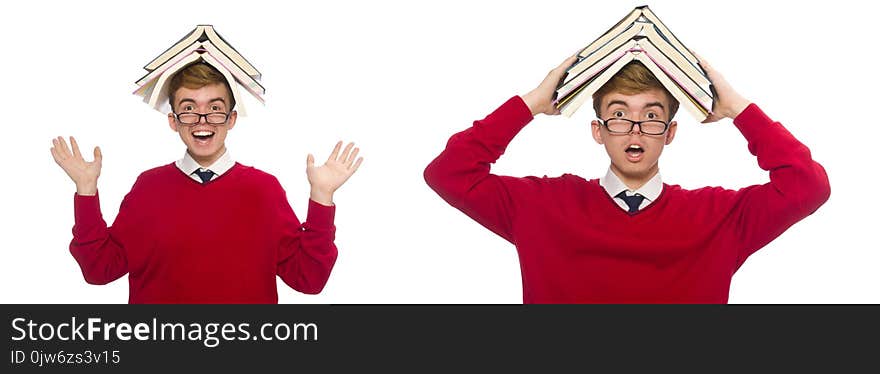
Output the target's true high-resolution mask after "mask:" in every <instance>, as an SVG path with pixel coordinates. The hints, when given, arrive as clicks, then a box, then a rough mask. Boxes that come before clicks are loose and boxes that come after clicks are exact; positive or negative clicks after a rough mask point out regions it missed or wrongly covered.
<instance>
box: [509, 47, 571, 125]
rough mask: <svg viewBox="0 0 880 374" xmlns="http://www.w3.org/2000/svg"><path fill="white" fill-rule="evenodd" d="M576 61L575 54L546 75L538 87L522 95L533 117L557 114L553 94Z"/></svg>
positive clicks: (557, 110)
mask: <svg viewBox="0 0 880 374" xmlns="http://www.w3.org/2000/svg"><path fill="white" fill-rule="evenodd" d="M576 59H577V55H576V54H575V55H572V56H571V57H569V58H567V59H565V61H562V63H561V64H559V66H557V67H556V68H554V69H553V70H550V72H549V73H547V77H545V78H544V81H543V82H541V84H539V85H538V87H536V88H535V89H534V90H531V91H530V92H529V93H527V94H525V95H523V97H522V99H523V101H524V102H525V103H526V105H528V106H529V110H531V111H532V115H533V116H534V115H536V114H538V113H544V114H547V115H556V114H559V109H556V106H555V105H553V94H554V93H556V86H557V85H559V81H560V80H561V79H562V77H563V76H564V75H565V71H566V70H568V67H569V66H571V64H573V63H574V62H575V60H576Z"/></svg>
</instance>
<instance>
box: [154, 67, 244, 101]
mask: <svg viewBox="0 0 880 374" xmlns="http://www.w3.org/2000/svg"><path fill="white" fill-rule="evenodd" d="M217 83H222V84H223V85H224V86H226V95H227V96H229V110H232V109H233V108H235V97H234V96H232V89H231V88H230V87H229V82H227V81H226V77H224V76H223V73H221V72H220V71H219V70H217V69H216V68H214V67H213V66H211V65H208V64H206V63H204V62H194V63H192V64H189V65H187V66H186V67H184V68H183V69H180V71H178V72H177V73H174V76H173V77H171V82H170V83H169V84H168V103H169V104H171V108H174V94H175V93H177V90H178V89H180V88H181V87H186V88H189V89H193V90H195V89H199V88H202V87H205V86H209V85H212V84H217Z"/></svg>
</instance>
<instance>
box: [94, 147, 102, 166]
mask: <svg viewBox="0 0 880 374" xmlns="http://www.w3.org/2000/svg"><path fill="white" fill-rule="evenodd" d="M92 154H93V155H94V156H95V163H96V164H98V166H101V161H102V160H103V159H104V155H102V154H101V147H95V150H94V151H92Z"/></svg>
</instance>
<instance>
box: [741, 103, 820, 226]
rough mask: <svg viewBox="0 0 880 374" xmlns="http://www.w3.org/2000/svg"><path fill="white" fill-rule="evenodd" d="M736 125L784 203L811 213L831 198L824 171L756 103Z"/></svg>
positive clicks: (808, 153) (786, 131)
mask: <svg viewBox="0 0 880 374" xmlns="http://www.w3.org/2000/svg"><path fill="white" fill-rule="evenodd" d="M734 124H735V125H736V126H737V128H738V129H739V130H740V132H741V133H742V134H743V136H744V137H745V138H746V140H748V147H749V152H751V153H752V154H753V155H755V156H757V158H758V166H760V167H761V168H762V169H764V170H768V171H769V172H770V185H772V187H773V188H774V190H775V192H776V193H777V194H778V197H779V198H781V200H782V201H783V202H785V203H787V204H788V205H790V206H794V207H798V208H799V210H800V211H801V213H803V214H809V213H812V212H813V211H815V210H816V209H818V207H819V206H821V205H822V204H823V203H824V202H825V201H826V200H827V199H828V196H829V194H830V186H829V181H828V176H827V174H826V173H825V169H824V168H823V167H822V165H820V164H819V163H818V162H816V161H814V160H813V159H812V155H811V153H810V150H809V148H807V147H806V146H805V145H804V144H803V143H801V142H800V141H798V140H797V139H796V138H795V137H794V136H792V135H791V133H789V131H788V130H786V129H785V127H783V126H782V124H780V123H779V122H775V121H773V120H771V119H770V118H769V117H768V116H767V115H766V114H765V113H764V112H763V111H761V109H760V108H759V107H758V106H757V105H754V104H751V105H749V106H748V107H747V108H746V109H745V110H743V111H742V113H740V114H739V115H738V116H737V117H736V118H735V119H734Z"/></svg>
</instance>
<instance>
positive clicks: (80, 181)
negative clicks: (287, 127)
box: [51, 63, 362, 303]
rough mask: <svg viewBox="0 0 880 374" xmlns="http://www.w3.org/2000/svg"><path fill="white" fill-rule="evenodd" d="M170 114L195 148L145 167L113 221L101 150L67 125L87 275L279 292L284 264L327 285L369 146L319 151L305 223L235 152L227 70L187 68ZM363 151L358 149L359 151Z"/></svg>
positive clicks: (132, 298) (158, 293) (225, 296)
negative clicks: (338, 211)
mask: <svg viewBox="0 0 880 374" xmlns="http://www.w3.org/2000/svg"><path fill="white" fill-rule="evenodd" d="M169 92H170V93H171V94H170V95H169V101H170V104H171V107H172V110H173V111H172V113H169V114H168V124H169V125H170V126H171V129H173V130H174V131H176V132H177V133H178V134H179V135H180V138H181V140H183V143H184V144H185V145H186V152H185V153H184V156H183V158H181V159H180V160H177V161H176V162H174V163H171V164H167V165H164V166H160V167H157V168H154V169H151V170H148V171H146V172H144V173H142V174H141V175H140V176H139V177H138V179H137V181H136V182H135V184H134V186H133V187H132V189H131V191H130V192H129V193H128V195H126V196H125V199H124V200H123V202H122V205H121V206H120V208H119V213H118V215H117V216H116V220H115V221H114V222H113V225H112V226H110V227H108V226H107V224H106V223H105V222H104V220H103V218H102V215H101V210H100V204H99V200H98V189H97V182H98V176H99V175H100V173H101V163H102V156H101V152H100V149H99V148H97V147H95V150H94V157H95V159H94V161H92V162H87V161H85V160H84V158H83V156H82V155H81V154H80V151H79V147H78V145H77V143H76V140H75V139H74V138H73V137H71V138H70V147H68V145H67V143H66V142H65V140H64V139H63V138H61V137H58V138H57V139H54V140H53V147H52V148H51V152H52V156H53V157H54V159H55V162H56V163H58V165H59V166H61V168H62V169H64V171H65V172H66V173H67V174H68V176H70V178H71V179H72V180H73V181H74V183H75V184H76V190H77V192H76V194H75V195H74V217H75V224H74V227H73V240H72V241H71V243H70V252H71V254H73V257H74V258H75V259H76V261H77V262H78V263H79V265H80V268H81V270H82V273H83V276H84V278H85V280H86V281H87V282H89V283H91V284H106V283H109V282H112V281H114V280H116V279H118V278H120V277H122V276H123V275H125V274H128V275H129V302H130V303H277V302H278V291H277V288H276V281H275V279H276V276H278V277H281V279H282V280H283V281H284V282H285V283H286V284H287V285H288V286H290V287H292V288H293V289H295V290H297V291H300V292H303V293H307V294H316V293H319V292H321V290H322V289H323V287H324V285H325V284H326V282H327V279H328V277H329V276H330V271H331V269H332V268H333V265H334V263H335V261H336V256H337V248H336V246H335V244H334V237H335V230H336V229H335V226H334V224H333V222H334V214H335V205H334V204H333V194H334V192H335V191H336V190H337V189H338V188H339V187H340V186H341V185H342V184H343V183H345V181H346V180H348V178H349V177H350V176H351V175H352V174H353V173H354V172H355V171H356V170H357V168H358V167H359V165H360V163H361V161H362V158H357V153H358V149H357V148H354V149H352V147H353V144H348V146H346V148H345V149H344V150H342V153H341V154H340V149H341V146H342V143H341V142H340V143H337V144H336V147H335V149H334V150H333V152H332V154H331V155H330V158H329V159H328V160H327V162H326V163H325V164H324V165H322V166H315V165H314V157H313V156H312V155H308V157H307V160H306V165H307V167H306V173H307V175H308V180H309V183H310V184H311V196H310V197H311V198H310V200H309V208H308V215H307V218H306V221H305V222H303V223H300V221H299V220H298V219H297V217H296V215H295V214H294V212H293V210H292V209H291V208H290V204H289V202H288V201H287V196H286V194H285V192H284V189H283V188H282V187H281V185H280V184H279V183H278V180H277V179H276V178H275V177H273V176H272V175H270V174H267V173H265V172H262V171H260V170H258V169H255V168H253V167H250V166H245V165H242V164H240V163H238V162H235V161H234V160H233V159H232V157H231V156H230V154H229V151H228V150H227V149H226V145H225V140H226V136H227V133H228V131H229V130H231V129H232V128H233V127H234V126H235V122H236V119H237V113H236V112H235V110H234V108H235V100H234V97H233V95H232V92H231V90H230V87H229V83H227V82H226V80H225V78H224V77H223V75H222V74H221V73H220V72H219V71H217V70H216V69H214V68H213V67H211V66H210V65H207V64H204V63H195V64H192V65H189V66H187V67H186V68H184V69H182V70H181V71H180V72H178V73H176V74H175V76H174V77H173V78H172V79H171V83H170V86H169ZM355 159H357V160H355Z"/></svg>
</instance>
